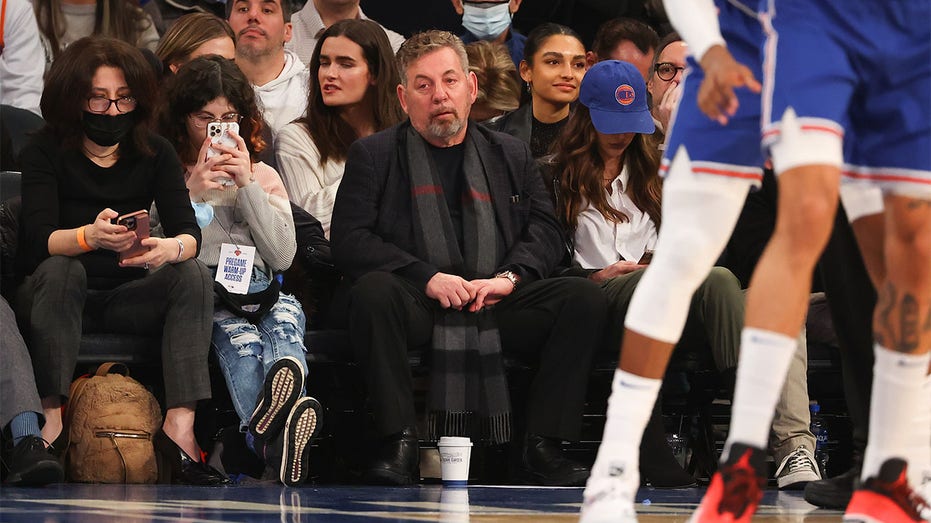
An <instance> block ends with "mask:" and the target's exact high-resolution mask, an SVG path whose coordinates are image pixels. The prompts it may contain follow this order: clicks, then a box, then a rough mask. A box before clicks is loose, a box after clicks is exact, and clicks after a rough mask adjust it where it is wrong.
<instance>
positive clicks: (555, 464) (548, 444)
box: [520, 434, 590, 487]
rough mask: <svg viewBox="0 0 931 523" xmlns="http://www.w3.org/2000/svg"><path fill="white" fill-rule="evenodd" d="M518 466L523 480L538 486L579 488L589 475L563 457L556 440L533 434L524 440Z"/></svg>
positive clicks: (586, 469) (583, 466) (576, 464)
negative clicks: (522, 474) (523, 477)
mask: <svg viewBox="0 0 931 523" xmlns="http://www.w3.org/2000/svg"><path fill="white" fill-rule="evenodd" d="M520 464H521V469H522V470H523V473H524V476H525V479H527V480H529V481H531V482H533V483H536V484H539V485H547V486H563V487H580V486H582V485H585V480H587V479H588V475H589V473H590V471H589V470H588V467H586V466H585V465H582V464H581V463H577V462H575V461H572V460H571V459H569V458H567V457H565V456H564V455H563V453H562V449H561V448H560V444H559V441H558V440H555V439H552V438H547V437H544V436H536V435H533V434H531V435H528V436H527V438H526V439H525V440H524V448H523V450H522V451H521V459H520Z"/></svg>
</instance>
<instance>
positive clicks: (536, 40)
mask: <svg viewBox="0 0 931 523" xmlns="http://www.w3.org/2000/svg"><path fill="white" fill-rule="evenodd" d="M556 35H565V36H571V37H573V38H575V39H576V40H578V41H579V43H580V44H581V43H582V37H581V36H579V33H577V32H575V30H574V29H572V28H571V27H566V26H564V25H562V24H556V23H553V22H547V23H545V24H540V25H538V26H536V27H534V28H533V30H532V31H530V33H529V34H528V35H527V41H526V42H525V43H524V59H523V61H524V62H527V65H529V66H530V67H533V55H535V54H537V51H539V50H540V47H542V46H543V43H544V42H546V41H547V40H549V38H550V37H551V36H556ZM582 48H585V44H582ZM530 100H531V95H530V90H529V89H523V90H522V93H521V100H520V103H521V105H523V104H525V103H527V102H529V101H530Z"/></svg>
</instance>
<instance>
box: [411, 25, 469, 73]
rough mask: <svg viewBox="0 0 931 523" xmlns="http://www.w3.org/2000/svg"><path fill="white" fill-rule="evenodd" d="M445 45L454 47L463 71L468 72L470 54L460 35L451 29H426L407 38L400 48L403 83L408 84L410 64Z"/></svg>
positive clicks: (450, 47)
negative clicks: (453, 32)
mask: <svg viewBox="0 0 931 523" xmlns="http://www.w3.org/2000/svg"><path fill="white" fill-rule="evenodd" d="M444 47H445V48H449V49H452V50H453V51H454V52H455V53H456V54H457V55H459V61H460V62H461V63H462V71H463V72H465V73H468V72H469V55H468V54H466V50H465V44H463V43H462V40H461V39H460V38H459V37H458V36H456V35H454V34H452V33H450V32H449V31H437V30H430V31H424V32H422V33H417V34H415V35H414V36H412V37H410V38H408V39H407V40H405V41H404V43H403V44H401V48H400V49H398V55H397V56H398V70H399V72H400V73H401V85H403V86H405V87H406V86H407V68H408V66H410V64H412V63H413V62H414V61H415V60H417V59H419V58H420V57H422V56H424V55H428V54H430V53H432V52H434V51H439V50H440V49H443V48H444Z"/></svg>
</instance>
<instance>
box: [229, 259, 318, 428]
mask: <svg viewBox="0 0 931 523" xmlns="http://www.w3.org/2000/svg"><path fill="white" fill-rule="evenodd" d="M268 282H269V279H268V276H266V275H265V274H264V273H263V272H262V271H260V270H258V269H253V271H252V281H251V283H250V284H249V292H250V293H252V292H259V291H261V290H263V289H265V288H266V287H268ZM304 321H305V318H304V311H303V309H302V308H301V304H300V303H299V302H298V301H297V299H295V298H294V296H291V295H288V294H279V296H278V303H276V304H275V305H274V306H272V308H271V310H270V311H269V312H268V314H266V315H265V316H264V317H263V318H262V319H261V320H260V321H259V323H258V324H253V323H251V322H249V320H247V319H245V318H242V317H240V316H236V315H234V314H233V313H232V312H230V311H228V310H227V309H226V308H225V307H223V305H222V304H219V303H218V304H217V305H216V307H215V309H214V312H213V335H212V340H211V342H212V345H213V349H214V350H215V351H216V353H217V360H219V362H220V368H221V370H222V371H223V376H224V377H225V378H226V386H227V388H229V392H230V397H232V399H233V407H234V408H235V409H236V414H238V415H239V420H240V430H242V431H243V432H245V431H246V428H247V427H248V426H249V419H250V418H251V417H252V412H253V411H254V410H255V406H256V400H257V399H258V396H259V392H260V391H261V390H262V384H263V383H264V382H265V374H266V373H267V372H268V370H269V369H270V368H271V366H272V365H273V364H274V363H275V362H276V361H278V360H279V359H281V358H283V357H285V356H293V357H295V358H297V360H298V361H300V362H301V365H302V366H303V367H304V376H307V360H306V359H305V358H306V354H305V353H306V351H307V349H306V348H305V347H304Z"/></svg>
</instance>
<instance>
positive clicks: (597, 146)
mask: <svg viewBox="0 0 931 523" xmlns="http://www.w3.org/2000/svg"><path fill="white" fill-rule="evenodd" d="M579 102H580V106H579V107H577V108H576V110H575V111H574V112H573V113H572V115H571V116H570V117H569V122H568V123H567V124H566V127H565V129H564V130H563V132H562V135H561V136H560V139H559V141H558V142H557V144H556V145H554V155H553V156H552V158H551V159H550V161H549V167H550V168H551V170H550V171H549V172H550V173H551V174H552V175H553V177H552V180H550V182H551V187H552V188H553V189H554V191H555V197H556V198H555V199H556V214H557V216H558V217H559V219H560V221H561V222H562V223H563V225H564V226H565V227H566V230H567V236H568V237H569V238H570V251H571V252H570V254H571V256H572V261H573V269H571V271H572V272H574V273H576V274H578V275H585V276H587V277H588V278H591V279H593V280H595V281H597V282H599V283H601V286H602V289H604V291H605V293H606V294H607V295H608V298H609V303H610V306H611V314H613V317H612V316H609V318H613V321H611V320H610V319H609V324H610V325H611V326H610V327H609V329H608V332H607V333H606V336H607V338H606V340H605V342H606V343H605V350H606V351H611V352H613V351H614V350H616V348H617V347H619V346H620V341H621V336H622V334H623V324H624V315H625V313H626V311H627V305H628V303H629V302H630V298H631V296H632V295H633V291H634V288H635V287H636V285H637V282H639V280H640V277H641V276H642V275H643V270H642V269H643V268H645V267H646V264H647V263H649V258H650V255H651V254H652V249H653V246H654V245H655V244H656V238H657V232H658V229H659V226H660V209H661V201H660V197H661V194H662V180H661V178H660V177H659V175H658V169H659V164H660V156H659V150H658V149H657V147H656V144H655V143H654V141H653V137H652V133H653V131H654V129H655V127H654V123H653V119H652V117H651V116H650V111H649V108H648V107H647V94H646V85H645V84H644V81H643V77H642V76H641V75H640V73H639V72H638V71H637V69H636V68H635V67H634V66H633V65H632V64H629V63H627V62H622V61H618V60H606V61H603V62H598V63H597V64H595V65H594V66H592V68H591V69H589V70H588V73H586V75H585V78H584V79H583V80H582V86H581V89H580V93H579ZM689 314H690V317H691V319H693V321H690V322H689V323H688V327H687V328H686V331H685V333H684V335H683V337H682V341H681V342H680V346H684V347H683V350H690V351H694V350H698V351H706V350H708V349H707V347H709V346H710V348H711V352H712V356H713V358H714V362H715V366H716V367H717V369H718V371H724V370H727V369H732V368H735V367H736V366H737V352H738V345H739V342H740V329H741V326H742V325H743V314H744V300H743V294H742V293H741V290H740V284H739V283H738V281H737V278H736V277H734V275H733V274H731V272H730V271H728V270H727V269H724V268H721V267H716V268H714V269H713V270H712V271H711V273H710V274H709V276H708V277H707V278H706V279H705V281H704V283H703V284H702V285H701V287H699V289H698V291H697V292H696V293H695V296H694V298H693V300H692V305H691V309H690V311H689ZM615 381H617V380H615ZM614 386H615V387H617V386H618V384H617V383H615V384H614ZM619 397H623V396H622V395H619ZM657 403H658V402H657ZM610 408H611V406H610V405H609V406H608V409H609V410H610ZM608 423H624V420H620V419H617V417H614V418H612V417H609V418H608ZM606 430H607V429H606ZM610 444H611V442H609V441H605V442H604V443H602V446H604V445H610ZM640 453H641V458H640V470H641V474H642V475H643V476H644V478H643V479H648V480H649V481H650V483H651V484H653V485H654V486H665V487H679V486H687V485H688V484H690V483H692V478H691V477H690V476H688V475H687V474H686V473H685V471H683V470H682V469H681V468H680V467H679V466H678V464H677V463H676V461H675V460H674V459H673V457H672V455H671V452H670V450H669V447H668V446H667V445H666V441H665V434H664V432H663V427H662V418H661V416H660V412H659V410H658V408H657V409H655V410H654V413H653V419H651V422H650V424H649V426H648V427H647V430H646V432H645V434H644V439H643V441H642V444H641V446H640ZM593 472H595V471H593ZM600 479H601V476H600V475H595V474H593V476H592V479H589V481H590V482H591V481H599V480H600Z"/></svg>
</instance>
